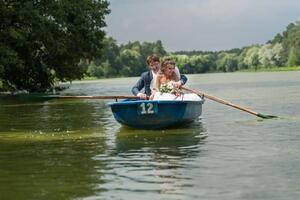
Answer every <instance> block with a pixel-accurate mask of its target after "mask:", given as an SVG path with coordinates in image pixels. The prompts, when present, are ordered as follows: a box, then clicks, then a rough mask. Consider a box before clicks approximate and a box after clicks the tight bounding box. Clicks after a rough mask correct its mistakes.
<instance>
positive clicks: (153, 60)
mask: <svg viewBox="0 0 300 200" xmlns="http://www.w3.org/2000/svg"><path fill="white" fill-rule="evenodd" d="M147 65H148V67H149V69H150V70H149V71H147V72H144V73H142V75H141V77H140V79H139V80H138V82H137V83H136V84H135V85H134V86H133V87H132V89H131V92H132V93H133V94H134V95H135V96H138V97H140V99H147V97H149V96H150V95H151V91H152V89H153V88H155V85H156V76H157V74H158V71H159V69H160V63H159V57H158V56H157V55H154V54H153V55H150V56H148V57H147ZM175 73H176V74H177V76H178V77H180V80H179V81H178V82H176V83H175V85H174V86H175V87H177V88H179V87H180V86H182V85H184V84H185V83H186V81H187V78H186V76H185V75H183V74H181V75H180V73H179V69H178V68H177V67H176V68H175ZM143 88H144V89H145V92H144V93H142V92H140V91H141V90H142V89H143Z"/></svg>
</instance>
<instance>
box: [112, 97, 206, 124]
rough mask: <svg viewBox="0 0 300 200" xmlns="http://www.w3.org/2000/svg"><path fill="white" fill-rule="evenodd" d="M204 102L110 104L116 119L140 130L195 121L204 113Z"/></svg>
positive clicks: (123, 102)
mask: <svg viewBox="0 0 300 200" xmlns="http://www.w3.org/2000/svg"><path fill="white" fill-rule="evenodd" d="M202 104H203V101H147V100H135V101H132V100H130V101H128V100H125V101H122V102H115V103H110V104H109V106H110V107H111V110H112V112H113V115H114V117H115V119H116V120H117V121H118V122H119V123H121V124H123V125H126V126H129V127H132V128H139V129H161V128H165V127H170V126H174V125H179V124H181V123H188V122H192V121H194V120H195V119H196V118H198V117H199V116H200V115H201V113H202Z"/></svg>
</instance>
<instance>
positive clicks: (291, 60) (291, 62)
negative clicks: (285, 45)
mask: <svg viewBox="0 0 300 200" xmlns="http://www.w3.org/2000/svg"><path fill="white" fill-rule="evenodd" d="M297 64H298V57H297V53H296V49H295V48H294V47H292V48H291V50H290V53H289V56H288V60H287V63H286V65H287V66H288V67H294V66H296V65H297Z"/></svg>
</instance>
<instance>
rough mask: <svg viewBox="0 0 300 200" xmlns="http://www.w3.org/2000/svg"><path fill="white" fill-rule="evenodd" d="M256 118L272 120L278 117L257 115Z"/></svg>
mask: <svg viewBox="0 0 300 200" xmlns="http://www.w3.org/2000/svg"><path fill="white" fill-rule="evenodd" d="M257 117H260V118H263V119H274V118H278V116H274V115H264V114H261V113H257Z"/></svg>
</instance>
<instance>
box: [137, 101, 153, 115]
mask: <svg viewBox="0 0 300 200" xmlns="http://www.w3.org/2000/svg"><path fill="white" fill-rule="evenodd" d="M140 107H141V109H142V110H141V114H142V115H145V114H153V113H154V110H153V104H152V103H147V104H146V103H141V104H140Z"/></svg>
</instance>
